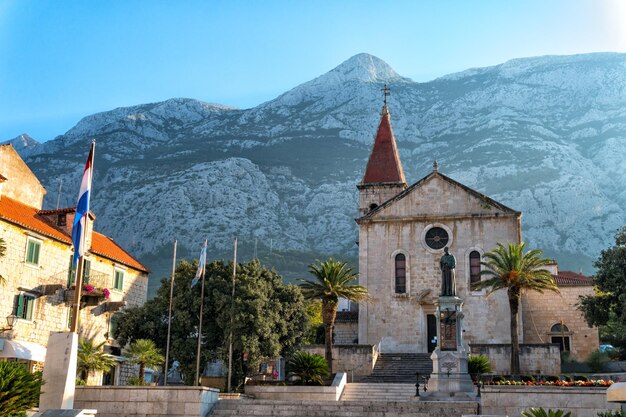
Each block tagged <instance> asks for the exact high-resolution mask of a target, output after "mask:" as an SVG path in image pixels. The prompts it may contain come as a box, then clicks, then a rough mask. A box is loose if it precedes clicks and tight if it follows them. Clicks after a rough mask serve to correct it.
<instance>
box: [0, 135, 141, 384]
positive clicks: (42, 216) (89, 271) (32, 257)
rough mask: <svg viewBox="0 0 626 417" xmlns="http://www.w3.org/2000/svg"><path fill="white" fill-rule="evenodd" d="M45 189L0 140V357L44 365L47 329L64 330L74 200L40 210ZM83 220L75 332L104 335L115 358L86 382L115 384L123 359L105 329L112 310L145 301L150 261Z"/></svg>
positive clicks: (121, 374)
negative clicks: (1, 252) (0, 249)
mask: <svg viewBox="0 0 626 417" xmlns="http://www.w3.org/2000/svg"><path fill="white" fill-rule="evenodd" d="M45 193H46V190H45V189H44V188H43V186H42V185H41V184H40V182H39V180H38V179H37V177H36V176H35V175H34V174H33V173H32V171H31V170H30V169H29V168H28V166H27V165H26V164H25V163H24V161H22V159H21V158H20V157H19V155H18V154H17V152H16V151H15V150H14V149H13V147H12V146H11V145H2V146H0V237H1V238H2V239H3V240H4V242H5V246H6V253H5V256H3V257H0V275H1V276H2V277H4V283H0V320H2V322H4V321H5V317H6V318H8V317H10V316H15V317H16V318H15V323H14V324H13V326H12V328H10V329H9V328H8V327H9V326H5V325H4V323H3V331H2V333H1V334H0V360H17V361H21V362H24V363H25V364H27V365H28V367H29V369H31V370H38V369H41V368H42V366H44V363H43V362H44V360H45V353H46V344H47V342H48V336H49V333H50V332H51V331H67V330H68V326H69V321H70V303H71V300H72V297H73V289H72V288H73V281H74V274H75V271H74V270H73V269H72V268H71V258H72V253H73V251H72V243H71V228H72V223H73V219H74V214H75V209H74V208H63V209H58V210H42V209H41V207H42V201H43V196H44V194H45ZM89 219H90V221H89V222H88V226H87V234H86V247H87V248H88V252H87V253H86V256H85V268H84V274H83V277H84V282H85V284H86V285H85V286H84V287H83V296H82V301H81V310H80V321H79V323H80V329H79V336H80V337H86V338H92V339H93V340H94V342H95V343H101V342H105V351H107V352H109V353H111V354H113V355H115V356H117V357H118V362H119V364H120V365H119V366H117V367H116V368H115V369H113V370H112V371H111V372H109V373H108V374H107V375H104V376H103V375H91V376H90V380H89V382H90V383H104V384H110V385H114V384H119V383H123V382H124V379H125V378H124V374H125V373H127V372H126V371H127V370H128V368H129V366H125V365H124V364H123V359H122V357H121V350H120V346H119V345H118V344H117V343H116V341H115V340H114V339H113V338H112V336H111V330H112V326H114V325H115V320H116V314H117V313H118V312H119V311H120V310H122V309H124V308H126V307H132V306H140V305H142V304H143V303H144V302H145V301H146V297H147V289H148V272H149V271H148V269H147V268H146V267H145V266H144V265H142V264H141V262H139V261H137V260H136V259H135V258H133V257H132V256H131V255H130V254H128V253H127V252H126V251H125V250H124V249H122V248H121V247H120V246H119V245H118V244H117V243H115V242H114V241H113V240H112V239H111V238H109V237H107V236H105V235H103V234H100V233H98V232H96V231H94V230H93V223H94V220H95V219H96V217H95V215H94V214H93V213H90V216H89Z"/></svg>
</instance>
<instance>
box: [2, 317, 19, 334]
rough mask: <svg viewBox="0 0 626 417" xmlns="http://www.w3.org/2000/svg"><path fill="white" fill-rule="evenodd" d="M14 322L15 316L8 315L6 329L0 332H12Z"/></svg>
mask: <svg viewBox="0 0 626 417" xmlns="http://www.w3.org/2000/svg"><path fill="white" fill-rule="evenodd" d="M16 320H17V316H16V315H15V314H9V315H8V316H7V327H5V328H3V329H2V330H1V331H3V332H6V331H9V330H13V325H14V324H15V321H16Z"/></svg>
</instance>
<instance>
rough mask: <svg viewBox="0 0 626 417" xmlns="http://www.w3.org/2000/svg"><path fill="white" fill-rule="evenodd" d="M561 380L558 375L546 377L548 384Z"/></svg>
mask: <svg viewBox="0 0 626 417" xmlns="http://www.w3.org/2000/svg"><path fill="white" fill-rule="evenodd" d="M560 380H561V378H559V377H558V375H548V376H546V382H556V381H560Z"/></svg>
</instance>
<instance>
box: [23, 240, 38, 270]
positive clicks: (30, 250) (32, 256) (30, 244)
mask: <svg viewBox="0 0 626 417" xmlns="http://www.w3.org/2000/svg"><path fill="white" fill-rule="evenodd" d="M40 250H41V240H37V239H33V238H31V237H29V238H28V240H27V241H26V263H27V264H30V265H39V252H40Z"/></svg>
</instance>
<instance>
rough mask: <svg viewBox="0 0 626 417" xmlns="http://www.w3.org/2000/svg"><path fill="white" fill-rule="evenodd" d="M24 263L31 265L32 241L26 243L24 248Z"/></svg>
mask: <svg viewBox="0 0 626 417" xmlns="http://www.w3.org/2000/svg"><path fill="white" fill-rule="evenodd" d="M26 262H28V263H31V264H32V263H33V241H32V240H29V241H28V247H27V248H26Z"/></svg>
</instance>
